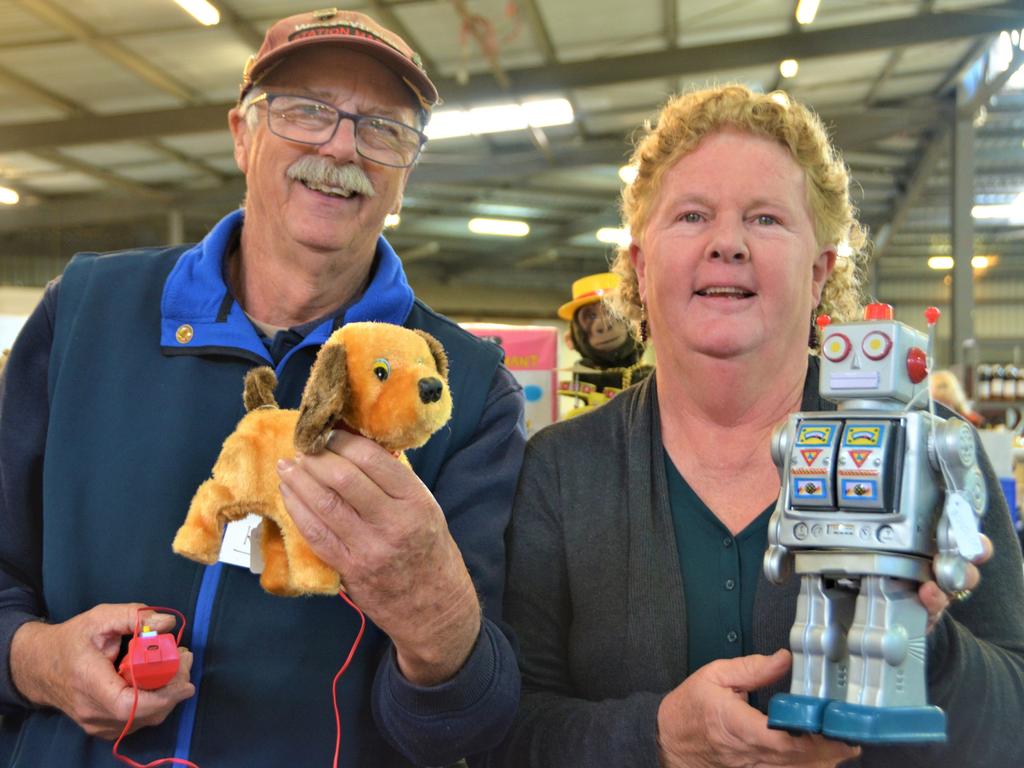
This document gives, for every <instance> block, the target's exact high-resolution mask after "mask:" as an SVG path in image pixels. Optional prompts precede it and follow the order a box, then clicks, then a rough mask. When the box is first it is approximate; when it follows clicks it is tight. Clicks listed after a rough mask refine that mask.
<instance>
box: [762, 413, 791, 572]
mask: <svg viewBox="0 0 1024 768" xmlns="http://www.w3.org/2000/svg"><path fill="white" fill-rule="evenodd" d="M791 425H792V420H791V419H790V420H787V421H786V422H785V423H783V424H780V425H779V426H777V427H776V428H775V431H773V432H772V461H774V462H775V466H776V467H778V469H779V478H780V480H781V481H782V489H781V491H780V492H779V500H778V501H777V502H776V503H775V511H774V512H772V516H771V519H770V520H769V521H768V549H767V550H765V553H764V575H765V578H766V579H768V581H770V582H772V583H773V584H781V583H782V582H784V581H785V580H786V579H787V578H789V576H790V574H791V573H792V570H793V557H792V555H790V553H789V550H788V549H787V548H786V547H784V546H783V545H782V544H781V543H780V541H781V538H782V517H783V514H784V513H785V510H786V501H787V498H786V497H787V496H788V494H787V492H786V489H787V487H788V486H787V483H788V479H787V478H788V476H789V461H790V455H789V454H790V448H791V447H792V445H793V441H792V438H793V434H792V428H791Z"/></svg>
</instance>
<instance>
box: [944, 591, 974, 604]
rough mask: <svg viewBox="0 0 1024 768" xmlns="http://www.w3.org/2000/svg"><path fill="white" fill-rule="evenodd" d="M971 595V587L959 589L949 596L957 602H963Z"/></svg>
mask: <svg viewBox="0 0 1024 768" xmlns="http://www.w3.org/2000/svg"><path fill="white" fill-rule="evenodd" d="M970 596H971V590H969V589H958V590H957V591H956V592H954V593H953V594H951V595H950V596H949V597H950V599H951V600H952V601H953V602H955V603H962V602H963V601H964V600H966V599H967V598H969V597H970Z"/></svg>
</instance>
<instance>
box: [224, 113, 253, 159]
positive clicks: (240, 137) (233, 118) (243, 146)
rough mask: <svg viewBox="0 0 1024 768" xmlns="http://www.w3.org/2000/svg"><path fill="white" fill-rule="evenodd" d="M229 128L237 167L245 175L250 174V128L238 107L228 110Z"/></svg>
mask: <svg viewBox="0 0 1024 768" xmlns="http://www.w3.org/2000/svg"><path fill="white" fill-rule="evenodd" d="M228 128H229V129H230V130H231V140H232V142H233V143H234V151H235V165H237V166H238V170H240V171H241V172H242V174H243V175H244V174H246V173H248V172H249V127H248V126H247V125H246V124H245V115H244V114H243V113H242V111H241V110H240V109H239V108H238V107H233V108H232V109H230V110H228Z"/></svg>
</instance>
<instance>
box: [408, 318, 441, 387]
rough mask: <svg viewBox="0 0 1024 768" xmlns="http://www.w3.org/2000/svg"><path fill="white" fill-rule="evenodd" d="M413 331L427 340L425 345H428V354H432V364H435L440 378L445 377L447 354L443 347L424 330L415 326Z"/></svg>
mask: <svg viewBox="0 0 1024 768" xmlns="http://www.w3.org/2000/svg"><path fill="white" fill-rule="evenodd" d="M413 331H414V332H415V333H417V334H419V335H420V336H422V337H423V340H424V341H426V342H427V346H428V347H430V354H432V355H433V356H434V365H436V366H437V372H438V373H439V374H440V375H441V378H442V379H447V378H448V355H446V354H445V353H444V347H442V346H441V342H440V341H438V340H437V339H435V338H434V337H433V336H431V335H430V334H429V333H427V332H426V331H420V330H417V329H415V328H414V329H413Z"/></svg>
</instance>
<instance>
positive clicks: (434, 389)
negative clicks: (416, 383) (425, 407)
mask: <svg viewBox="0 0 1024 768" xmlns="http://www.w3.org/2000/svg"><path fill="white" fill-rule="evenodd" d="M442 392H444V384H443V383H441V380H440V379H435V378H434V377H433V376H431V377H430V378H429V379H420V400H422V401H423V402H424V403H436V402H437V401H438V400H440V399H441V393H442Z"/></svg>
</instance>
